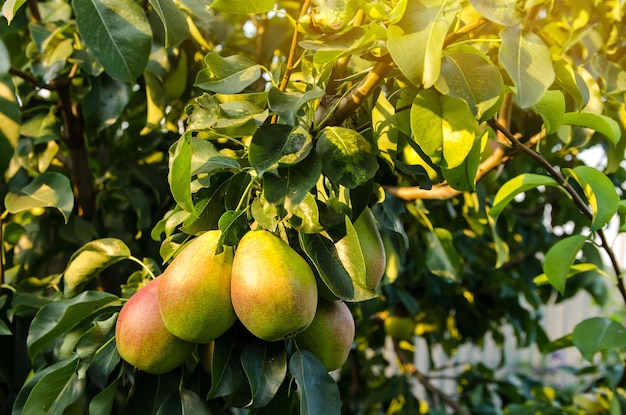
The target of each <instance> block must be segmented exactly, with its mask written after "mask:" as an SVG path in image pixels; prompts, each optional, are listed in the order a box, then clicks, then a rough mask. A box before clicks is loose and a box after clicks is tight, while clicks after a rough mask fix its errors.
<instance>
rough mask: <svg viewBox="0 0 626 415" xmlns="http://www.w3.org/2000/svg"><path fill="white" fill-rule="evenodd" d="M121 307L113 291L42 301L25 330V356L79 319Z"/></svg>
mask: <svg viewBox="0 0 626 415" xmlns="http://www.w3.org/2000/svg"><path fill="white" fill-rule="evenodd" d="M120 306H121V303H120V301H119V299H118V298H117V297H116V296H114V295H113V294H109V293H104V292H98V291H85V292H83V293H80V294H79V295H77V296H76V297H74V298H71V299H69V300H62V301H55V302H52V303H49V304H46V305H45V306H44V307H42V308H41V309H40V310H39V312H38V313H37V314H36V315H35V318H34V319H33V322H32V323H31V325H30V328H29V330H28V337H27V345H28V357H30V359H31V360H33V359H34V358H35V357H36V356H37V355H38V354H39V352H41V351H42V350H43V349H44V347H46V346H47V345H48V344H49V343H50V342H52V341H54V340H55V339H56V338H57V337H58V336H60V335H61V334H63V333H65V332H67V331H69V330H71V329H72V328H74V327H75V326H76V325H78V324H79V323H80V322H82V321H87V320H90V319H93V318H94V317H95V316H97V315H100V314H103V313H106V312H112V311H115V310H116V309H118V308H119V307H120Z"/></svg>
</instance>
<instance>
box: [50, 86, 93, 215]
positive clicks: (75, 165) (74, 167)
mask: <svg viewBox="0 0 626 415" xmlns="http://www.w3.org/2000/svg"><path fill="white" fill-rule="evenodd" d="M52 85H53V86H54V87H55V89H56V91H57V94H58V97H59V108H60V111H61V118H62V120H63V134H62V138H63V141H64V142H65V143H66V144H67V147H68V150H69V153H70V176H71V179H72V186H73V189H74V195H75V197H76V202H77V203H76V204H77V207H78V215H79V216H82V217H84V218H86V219H91V218H92V217H93V214H94V212H95V204H96V199H95V189H94V184H93V178H92V175H91V169H90V168H89V164H88V159H89V156H88V154H87V149H86V147H85V138H84V120H83V115H82V111H81V108H80V103H79V102H73V101H72V98H71V94H70V78H63V79H56V80H54V81H53V83H52Z"/></svg>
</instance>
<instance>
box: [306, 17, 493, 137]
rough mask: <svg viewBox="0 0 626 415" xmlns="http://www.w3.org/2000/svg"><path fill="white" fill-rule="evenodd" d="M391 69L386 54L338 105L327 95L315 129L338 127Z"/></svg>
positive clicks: (464, 30) (460, 32)
mask: <svg viewBox="0 0 626 415" xmlns="http://www.w3.org/2000/svg"><path fill="white" fill-rule="evenodd" d="M486 22H487V20H486V19H484V18H482V17H481V18H480V19H478V20H476V21H475V22H472V23H470V24H467V25H465V26H463V27H462V28H460V29H459V30H458V31H456V32H454V33H451V34H449V35H448V36H446V38H445V40H444V42H443V47H444V48H445V47H446V46H449V45H450V44H452V43H453V42H454V41H456V40H457V39H459V38H461V37H463V36H465V35H466V34H468V33H469V32H471V31H472V30H474V29H476V28H478V27H480V26H482V25H484V24H485V23H486ZM393 67H394V62H393V60H392V59H391V56H390V55H389V54H387V55H385V56H384V57H383V58H382V59H381V60H380V61H378V62H377V63H376V64H375V65H374V67H373V68H372V70H371V71H370V72H369V73H368V74H367V75H366V76H365V78H363V80H362V81H361V82H360V83H359V85H358V86H357V87H356V88H354V89H353V90H352V91H350V92H349V93H348V94H346V95H345V96H343V97H342V98H341V99H340V100H339V102H338V103H337V98H336V97H332V96H329V95H327V96H326V97H328V98H327V99H322V100H321V101H320V105H319V106H318V108H317V111H315V129H316V130H318V131H319V130H321V129H322V128H324V127H326V126H328V125H331V126H332V125H340V124H341V123H342V122H343V121H344V120H346V118H348V117H349V116H350V115H351V114H353V113H354V112H355V111H356V109H357V108H358V107H359V106H360V105H361V104H362V103H363V101H365V99H367V97H369V96H370V95H371V94H372V93H373V92H374V91H375V90H376V88H377V87H378V86H380V85H381V84H382V82H383V81H384V79H385V76H386V75H387V74H388V73H389V71H391V69H392V68H393Z"/></svg>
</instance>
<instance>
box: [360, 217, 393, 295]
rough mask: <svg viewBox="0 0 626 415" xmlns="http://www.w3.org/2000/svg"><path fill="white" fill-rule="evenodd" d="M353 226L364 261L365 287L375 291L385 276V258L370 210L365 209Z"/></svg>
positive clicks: (378, 232)
mask: <svg viewBox="0 0 626 415" xmlns="http://www.w3.org/2000/svg"><path fill="white" fill-rule="evenodd" d="M353 225H354V230H355V231H356V234H357V236H358V238H359V243H360V244H361V250H362V251H363V258H364V259H365V285H366V287H367V288H371V289H375V288H376V287H378V284H379V283H380V280H381V279H382V278H383V275H384V274H385V267H386V266H387V258H386V255H385V246H384V245H383V239H382V238H381V236H380V231H379V230H378V227H377V226H376V221H375V219H374V215H373V214H372V211H371V209H370V208H365V210H363V212H361V214H360V215H359V217H358V218H357V220H356V221H355V222H354V224H353Z"/></svg>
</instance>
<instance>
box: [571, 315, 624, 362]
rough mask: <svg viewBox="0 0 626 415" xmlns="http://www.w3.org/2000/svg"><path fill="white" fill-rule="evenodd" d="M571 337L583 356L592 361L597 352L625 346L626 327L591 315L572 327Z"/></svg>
mask: <svg viewBox="0 0 626 415" xmlns="http://www.w3.org/2000/svg"><path fill="white" fill-rule="evenodd" d="M572 339H573V341H574V345H575V346H576V347H577V348H578V350H580V353H581V354H582V355H583V358H585V360H587V361H589V362H593V356H594V355H595V354H596V353H597V352H601V351H604V350H609V349H623V348H624V347H626V328H625V327H624V326H623V325H621V324H619V323H616V322H615V321H611V320H609V319H608V318H606V317H592V318H590V319H587V320H585V321H583V322H581V323H579V324H577V325H576V327H574V332H573V336H572Z"/></svg>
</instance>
